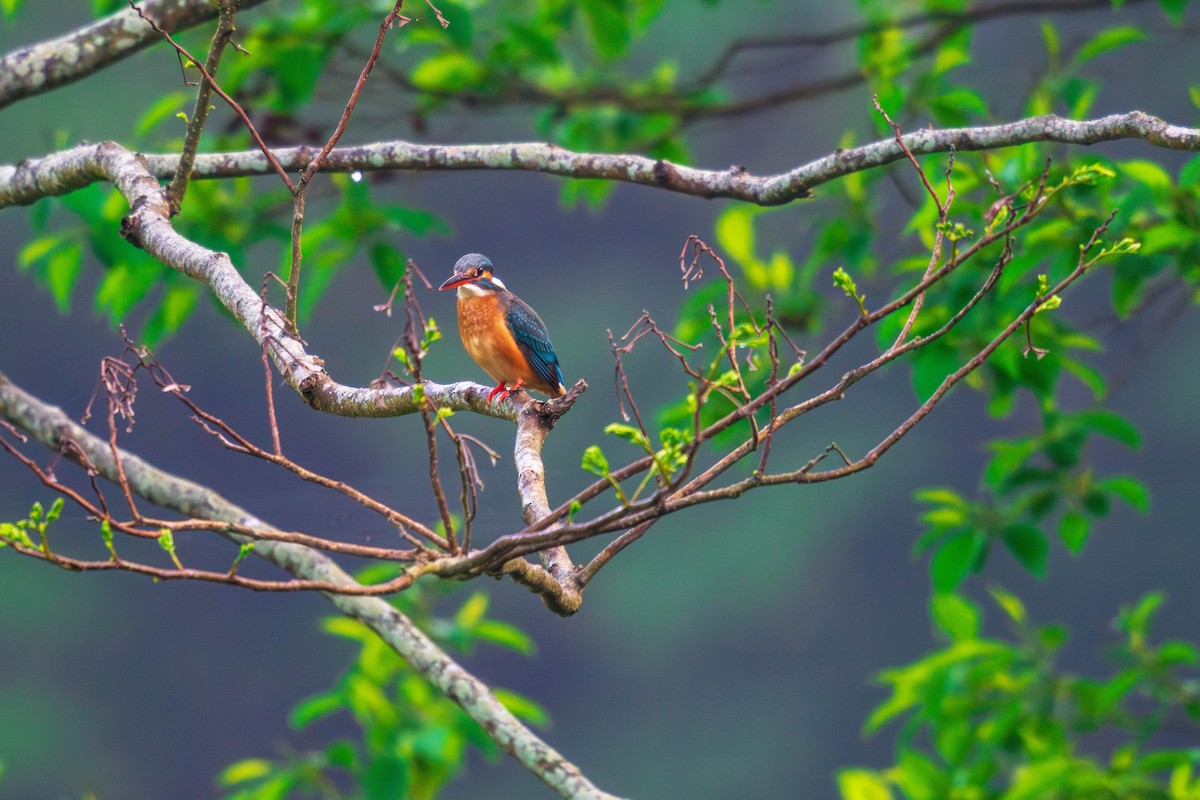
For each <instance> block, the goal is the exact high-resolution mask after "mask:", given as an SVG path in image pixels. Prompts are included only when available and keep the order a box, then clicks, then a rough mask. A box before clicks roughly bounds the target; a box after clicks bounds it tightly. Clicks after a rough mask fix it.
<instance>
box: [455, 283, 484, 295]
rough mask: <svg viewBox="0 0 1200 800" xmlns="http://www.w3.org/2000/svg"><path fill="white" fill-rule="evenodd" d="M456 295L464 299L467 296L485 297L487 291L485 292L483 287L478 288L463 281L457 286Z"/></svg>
mask: <svg viewBox="0 0 1200 800" xmlns="http://www.w3.org/2000/svg"><path fill="white" fill-rule="evenodd" d="M458 296H459V297H462V298H464V299H465V298H467V297H486V296H487V292H485V291H484V290H483V289H480V288H479V287H478V286H476V285H475V284H473V283H464V284H463V285H462V286H460V287H458Z"/></svg>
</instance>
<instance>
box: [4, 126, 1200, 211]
mask: <svg viewBox="0 0 1200 800" xmlns="http://www.w3.org/2000/svg"><path fill="white" fill-rule="evenodd" d="M1121 139H1138V140H1141V141H1145V142H1147V143H1149V144H1151V145H1153V146H1155V147H1161V148H1164V149H1167V150H1184V151H1200V129H1196V128H1184V127H1181V126H1178V125H1171V124H1168V123H1167V122H1164V121H1163V120H1161V119H1159V118H1157V117H1153V116H1150V115H1149V114H1145V113H1143V112H1141V111H1130V112H1126V113H1123V114H1111V115H1109V116H1107V117H1101V118H1099V119H1093V120H1081V121H1075V120H1069V119H1064V118H1062V117H1059V116H1056V115H1053V114H1050V115H1046V116H1042V117H1030V118H1028V119H1022V120H1017V121H1016V122H1010V123H1006V124H1003V125H987V126H981V127H975V128H944V129H938V130H934V129H929V130H918V131H915V132H913V133H907V134H904V135H903V136H902V137H900V140H899V141H897V139H895V138H889V139H883V140H880V141H878V142H874V143H872V144H868V145H863V146H861V147H853V148H849V149H845V150H838V151H837V152H835V153H833V154H831V155H828V156H825V157H823V158H819V159H817V160H815V161H811V162H809V163H807V164H803V165H801V166H798V167H796V168H794V169H792V170H789V171H787V172H781V173H776V174H772V175H764V176H755V175H752V174H750V173H749V172H747V171H746V170H745V169H743V168H741V167H730V168H729V169H725V170H705V169H696V168H693V167H686V166H682V165H678V164H672V163H670V162H668V161H663V160H661V159H659V160H655V159H652V158H645V157H643V156H639V155H632V154H609V153H577V152H574V151H571V150H565V149H563V148H561V147H558V146H556V145H551V144H544V143H541V142H518V143H508V144H465V145H421V144H414V143H411V142H405V141H400V140H396V141H390V142H377V143H375V144H367V145H360V146H356V147H343V148H337V149H335V150H333V151H331V152H330V153H329V156H328V157H327V158H326V161H325V164H324V166H323V167H322V169H324V170H325V171H327V172H356V171H359V172H374V171H388V170H414V171H421V170H448V171H454V170H483V169H487V170H518V171H526V172H542V173H546V174H549V175H557V176H560V177H566V178H601V179H604V180H612V181H621V182H625V183H635V184H641V185H644V186H655V187H658V188H661V189H666V190H668V191H673V192H678V193H680V194H687V195H693V196H695V197H706V198H715V197H727V198H732V199H734V200H744V201H746V202H748V203H755V204H757V205H763V206H773V205H782V204H784V203H789V202H791V201H793V200H797V199H802V198H805V197H810V196H811V194H812V189H813V188H815V187H817V186H820V185H822V184H825V183H829V182H830V181H833V180H836V179H838V178H842V177H845V176H846V175H850V174H852V173H855V172H861V171H863V170H868V169H873V168H875V167H881V166H884V165H887V164H891V163H892V162H895V161H898V160H900V159H903V158H907V155H906V154H905V148H907V149H908V151H909V152H911V153H913V154H914V155H927V154H930V153H944V152H948V151H950V150H951V149H954V150H958V151H960V152H961V151H977V150H995V149H998V148H1002V147H1014V146H1018V145H1024V144H1032V143H1034V142H1059V143H1062V144H1074V145H1093V144H1097V143H1099V142H1109V141H1117V140H1121ZM111 146H114V145H111V144H101V145H82V146H80V147H76V148H74V149H72V150H67V151H63V152H61V153H55V154H52V155H49V156H46V157H44V158H40V159H30V160H27V161H24V162H22V163H21V164H19V165H16V166H12V165H8V166H0V208H3V207H5V206H10V205H28V204H30V203H33V202H36V201H37V200H40V199H42V198H43V197H49V196H55V195H62V194H67V193H68V192H72V191H75V190H76V189H80V188H82V187H83V186H86V185H88V184H90V183H94V182H96V181H101V180H105V179H106V176H105V175H104V173H103V171H102V169H101V168H100V166H99V150H100V149H102V148H104V147H111ZM317 152H318V151H317V149H316V148H313V147H309V146H307V145H306V146H302V147H292V148H287V149H283V150H278V151H275V155H276V157H277V158H278V159H279V162H280V164H282V165H283V167H284V168H285V169H288V170H293V169H301V168H303V167H306V166H307V165H308V164H309V163H311V161H312V159H313V158H314V157H315V155H316V153H317ZM178 160H179V157H178V156H177V155H174V154H170V155H150V156H145V165H146V168H147V169H148V170H149V174H150V175H153V176H155V177H159V178H166V177H170V175H171V174H172V173H173V172H174V169H175V167H176V165H177V163H178ZM271 171H273V167H272V166H271V165H270V164H269V163H268V162H267V160H266V159H265V158H264V157H263V155H262V153H259V152H256V151H240V152H233V153H211V154H201V155H198V156H197V157H196V167H195V171H194V172H193V175H192V176H193V178H197V179H199V178H230V177H237V176H245V175H265V174H267V173H269V172H271Z"/></svg>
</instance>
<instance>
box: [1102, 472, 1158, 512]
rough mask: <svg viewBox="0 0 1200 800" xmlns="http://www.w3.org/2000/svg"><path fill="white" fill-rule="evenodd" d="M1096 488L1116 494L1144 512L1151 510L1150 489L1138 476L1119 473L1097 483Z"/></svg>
mask: <svg viewBox="0 0 1200 800" xmlns="http://www.w3.org/2000/svg"><path fill="white" fill-rule="evenodd" d="M1096 488H1098V489H1100V490H1101V491H1104V492H1108V493H1109V494H1113V495H1116V496H1117V497H1119V498H1120V499H1121V500H1124V501H1125V502H1126V503H1128V504H1129V505H1131V506H1133V507H1134V508H1136V509H1137V510H1138V511H1140V512H1142V513H1143V514H1145V513H1148V512H1149V511H1150V491H1149V490H1148V489H1147V488H1146V485H1145V484H1144V483H1142V482H1141V481H1139V480H1138V479H1137V478H1131V477H1129V476H1126V475H1117V476H1114V477H1112V478H1105V479H1104V480H1102V481H1098V482H1097V483H1096Z"/></svg>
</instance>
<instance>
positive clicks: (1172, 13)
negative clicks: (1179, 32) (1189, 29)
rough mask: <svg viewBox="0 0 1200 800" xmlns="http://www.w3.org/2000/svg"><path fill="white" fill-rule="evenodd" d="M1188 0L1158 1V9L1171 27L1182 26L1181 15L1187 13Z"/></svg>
mask: <svg viewBox="0 0 1200 800" xmlns="http://www.w3.org/2000/svg"><path fill="white" fill-rule="evenodd" d="M1187 4H1188V0H1158V7H1159V8H1161V9H1162V10H1163V13H1164V14H1166V15H1167V17H1168V18H1169V19H1170V20H1171V24H1173V25H1182V24H1183V13H1184V12H1185V11H1187Z"/></svg>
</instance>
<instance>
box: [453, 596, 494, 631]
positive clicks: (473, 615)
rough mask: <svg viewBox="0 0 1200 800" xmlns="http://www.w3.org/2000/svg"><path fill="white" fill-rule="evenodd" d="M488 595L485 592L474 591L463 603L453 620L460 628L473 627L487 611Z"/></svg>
mask: <svg viewBox="0 0 1200 800" xmlns="http://www.w3.org/2000/svg"><path fill="white" fill-rule="evenodd" d="M487 607H488V596H487V593H486V592H475V594H473V595H471V596H470V598H468V599H467V602H465V603H463V605H462V608H460V609H459V610H458V613H457V614H455V615H454V621H455V623H457V624H458V625H459V626H460V627H462V628H468V629H469V628H474V627H475V626H476V625H478V624H479V622H480V620H482V619H483V616H484V614H486V613H487Z"/></svg>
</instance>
